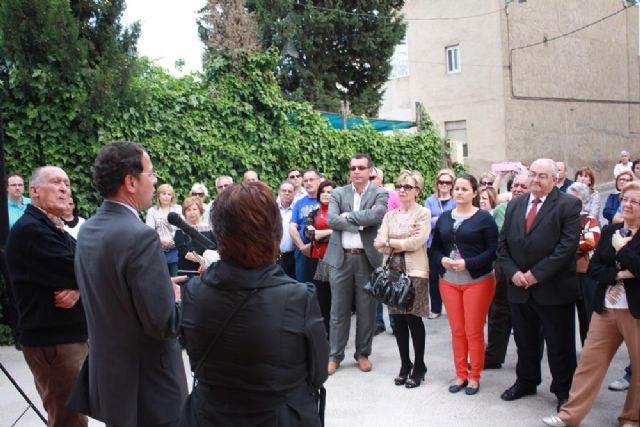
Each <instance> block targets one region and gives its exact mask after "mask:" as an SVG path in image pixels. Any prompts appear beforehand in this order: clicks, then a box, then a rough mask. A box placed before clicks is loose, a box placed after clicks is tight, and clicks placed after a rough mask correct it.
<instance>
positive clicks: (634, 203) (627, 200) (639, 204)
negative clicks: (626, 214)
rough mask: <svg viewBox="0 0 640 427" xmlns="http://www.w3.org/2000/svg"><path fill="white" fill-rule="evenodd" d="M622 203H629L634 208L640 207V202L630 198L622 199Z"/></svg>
mask: <svg viewBox="0 0 640 427" xmlns="http://www.w3.org/2000/svg"><path fill="white" fill-rule="evenodd" d="M620 203H629V204H631V205H633V206H640V200H634V199H630V198H628V197H620Z"/></svg>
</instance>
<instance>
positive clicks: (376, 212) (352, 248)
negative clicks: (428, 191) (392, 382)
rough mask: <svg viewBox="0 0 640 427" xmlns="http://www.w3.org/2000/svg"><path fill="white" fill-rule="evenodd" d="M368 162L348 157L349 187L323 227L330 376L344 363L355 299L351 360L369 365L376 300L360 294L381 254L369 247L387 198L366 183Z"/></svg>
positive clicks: (339, 192) (337, 193)
mask: <svg viewBox="0 0 640 427" xmlns="http://www.w3.org/2000/svg"><path fill="white" fill-rule="evenodd" d="M370 169H371V159H370V158H369V156H367V155H366V154H356V155H355V156H353V157H352V158H351V162H350V170H351V184H350V185H345V186H344V187H340V188H336V189H335V190H334V191H333V194H332V195H331V201H330V202H329V212H328V214H327V217H328V218H327V222H328V223H329V227H331V229H332V230H333V234H331V239H330V240H329V246H328V248H327V253H326V254H325V257H324V261H325V262H326V263H327V264H329V265H330V266H331V267H333V268H332V269H331V273H330V283H331V322H330V334H329V344H330V346H331V351H330V354H329V365H328V371H329V375H332V374H333V373H334V372H335V371H336V370H337V369H338V368H339V367H340V363H341V362H342V360H343V359H344V348H345V347H346V345H347V341H348V339H349V328H350V326H351V302H352V301H351V299H352V298H353V296H354V295H355V299H356V304H355V305H356V352H355V354H354V358H355V359H356V361H357V363H358V367H359V368H360V370H361V371H363V372H368V371H370V370H371V368H372V365H371V362H370V361H369V355H370V354H371V341H372V340H373V327H374V323H375V318H376V300H375V299H374V298H373V297H372V296H371V295H369V294H368V293H367V292H365V291H364V290H363V287H364V285H365V284H366V283H367V281H368V280H369V275H370V274H371V272H372V271H373V269H374V268H376V267H378V266H379V265H380V263H381V262H382V255H381V254H380V253H379V252H378V251H377V250H376V249H375V248H374V247H373V240H374V239H375V237H376V235H377V233H378V228H379V227H380V224H381V223H382V218H383V217H384V214H385V213H386V212H387V199H388V197H389V194H388V193H387V192H386V191H384V190H382V189H381V188H379V187H377V186H376V185H374V184H370V183H369V174H370Z"/></svg>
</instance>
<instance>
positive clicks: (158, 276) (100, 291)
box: [70, 142, 187, 427]
mask: <svg viewBox="0 0 640 427" xmlns="http://www.w3.org/2000/svg"><path fill="white" fill-rule="evenodd" d="M94 181H95V185H96V188H97V190H98V192H99V193H100V195H101V196H102V197H103V198H104V202H103V204H102V206H101V207H100V209H99V210H98V212H97V213H96V214H95V215H94V216H93V217H91V218H90V219H89V220H88V221H87V222H85V223H84V225H83V226H82V228H81V229H80V234H79V236H78V246H77V251H76V258H75V268H76V276H77V278H78V284H79V287H80V292H81V295H82V302H83V304H84V306H85V310H86V315H87V324H88V327H89V342H90V346H89V357H88V359H87V363H85V366H84V367H83V369H82V372H81V375H80V377H79V379H78V382H77V383H76V386H75V388H74V391H73V393H72V397H71V399H70V403H71V405H72V407H74V408H76V409H77V410H79V411H80V412H83V413H85V414H87V415H89V416H91V417H93V418H96V419H98V420H101V421H104V422H105V423H106V424H107V426H119V427H135V426H145V427H152V426H153V427H155V426H174V425H177V423H178V420H179V417H180V412H181V409H182V405H183V403H184V401H185V398H186V396H187V381H186V376H185V371H184V365H183V363H182V354H181V351H180V347H179V346H178V341H177V339H176V337H177V335H178V332H179V325H180V312H179V308H178V306H177V304H176V303H177V302H178V300H179V289H178V287H177V285H176V284H175V283H172V279H171V278H170V277H169V273H168V271H167V267H166V262H165V261H164V255H163V252H162V248H161V246H160V241H159V238H158V234H157V233H156V232H155V231H154V230H153V229H151V228H149V227H147V226H146V225H145V224H144V223H143V222H142V221H140V218H139V216H138V213H139V212H140V211H141V210H144V209H146V208H148V207H149V206H151V198H152V197H153V194H154V192H155V189H154V185H155V183H156V181H157V179H156V174H155V172H154V171H153V166H152V164H151V159H150V158H149V155H148V154H147V153H146V152H145V151H144V148H143V147H142V145H140V144H136V143H133V142H115V143H112V144H109V145H106V146H104V147H102V149H101V150H100V153H99V154H98V157H97V158H96V162H95V171H94ZM179 280H180V279H176V281H179Z"/></svg>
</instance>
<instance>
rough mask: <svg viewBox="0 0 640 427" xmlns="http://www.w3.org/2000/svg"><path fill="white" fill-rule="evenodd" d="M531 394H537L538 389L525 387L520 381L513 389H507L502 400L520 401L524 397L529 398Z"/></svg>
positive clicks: (501, 396)
mask: <svg viewBox="0 0 640 427" xmlns="http://www.w3.org/2000/svg"><path fill="white" fill-rule="evenodd" d="M530 394H536V388H535V387H531V386H525V385H523V384H521V383H519V382H518V381H516V382H515V383H514V384H513V385H512V386H511V387H509V388H508V389H506V390H505V391H504V392H503V393H502V395H500V398H501V399H502V400H505V401H507V402H510V401H512V400H516V399H520V398H521V397H523V396H528V395H530Z"/></svg>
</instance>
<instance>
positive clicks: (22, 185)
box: [9, 184, 24, 187]
mask: <svg viewBox="0 0 640 427" xmlns="http://www.w3.org/2000/svg"><path fill="white" fill-rule="evenodd" d="M9 187H24V184H9Z"/></svg>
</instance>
